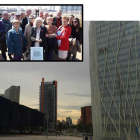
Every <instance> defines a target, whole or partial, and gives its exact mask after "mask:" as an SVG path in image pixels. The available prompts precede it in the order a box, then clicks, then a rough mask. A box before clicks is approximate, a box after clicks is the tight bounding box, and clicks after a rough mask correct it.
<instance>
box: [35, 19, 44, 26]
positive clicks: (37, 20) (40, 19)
mask: <svg viewBox="0 0 140 140" xmlns="http://www.w3.org/2000/svg"><path fill="white" fill-rule="evenodd" d="M37 21H41V22H42V25H43V20H42V18H41V17H37V18H36V19H35V21H34V25H33V27H36V23H37Z"/></svg>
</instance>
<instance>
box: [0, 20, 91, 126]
mask: <svg viewBox="0 0 140 140" xmlns="http://www.w3.org/2000/svg"><path fill="white" fill-rule="evenodd" d="M88 26H89V22H88V21H86V22H84V45H83V46H84V61H83V62H1V66H0V93H4V91H5V90H6V89H7V88H9V87H10V86H11V85H16V86H19V85H20V86H21V92H20V104H23V105H26V106H28V107H31V108H37V109H38V108H39V86H40V84H41V80H42V77H44V78H45V81H53V80H57V81H58V120H62V118H63V119H65V118H66V117H72V119H73V123H76V122H77V119H78V118H79V117H80V113H81V111H80V109H81V108H80V107H82V106H86V105H91V90H90V75H89V45H88V44H89V43H88Z"/></svg>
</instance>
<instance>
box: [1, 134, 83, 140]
mask: <svg viewBox="0 0 140 140" xmlns="http://www.w3.org/2000/svg"><path fill="white" fill-rule="evenodd" d="M46 139H47V138H46V137H44V136H35V135H9V136H0V140H46ZM48 140H82V138H81V137H72V136H60V137H56V136H49V137H48Z"/></svg>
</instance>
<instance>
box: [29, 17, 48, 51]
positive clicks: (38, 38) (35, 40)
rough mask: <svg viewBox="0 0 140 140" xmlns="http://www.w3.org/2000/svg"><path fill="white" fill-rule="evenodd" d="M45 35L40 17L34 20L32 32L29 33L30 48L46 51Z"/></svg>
mask: <svg viewBox="0 0 140 140" xmlns="http://www.w3.org/2000/svg"><path fill="white" fill-rule="evenodd" d="M46 33H47V29H46V27H44V26H43V20H42V18H41V17H37V18H36V19H35V22H34V25H33V28H32V31H31V36H30V37H31V41H32V42H31V46H32V47H43V49H44V50H46V45H45V38H46V37H45V35H46Z"/></svg>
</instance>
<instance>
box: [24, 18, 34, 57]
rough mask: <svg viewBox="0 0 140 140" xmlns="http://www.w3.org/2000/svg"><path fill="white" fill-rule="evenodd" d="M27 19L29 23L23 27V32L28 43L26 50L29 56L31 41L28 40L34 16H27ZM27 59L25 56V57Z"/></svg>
mask: <svg viewBox="0 0 140 140" xmlns="http://www.w3.org/2000/svg"><path fill="white" fill-rule="evenodd" d="M29 19H30V23H28V24H27V25H26V26H25V31H24V36H25V38H26V40H27V42H28V48H27V51H26V52H27V53H26V54H27V55H28V54H29V52H30V47H31V39H30V35H31V30H32V27H33V23H34V16H33V15H30V16H29ZM26 57H27V56H26Z"/></svg>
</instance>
